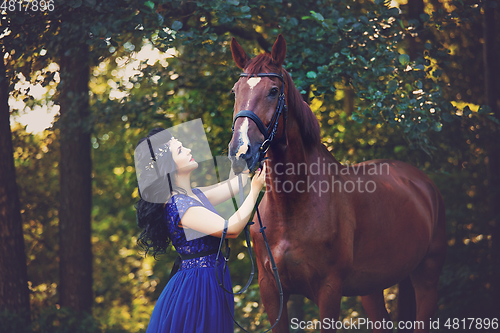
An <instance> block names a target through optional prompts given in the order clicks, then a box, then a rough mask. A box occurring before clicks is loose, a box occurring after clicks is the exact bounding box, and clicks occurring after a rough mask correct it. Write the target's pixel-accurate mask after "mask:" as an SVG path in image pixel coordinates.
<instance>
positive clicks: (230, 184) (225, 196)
mask: <svg viewBox="0 0 500 333" xmlns="http://www.w3.org/2000/svg"><path fill="white" fill-rule="evenodd" d="M241 178H242V179H241V180H242V182H243V186H245V185H246V183H247V181H248V173H243V174H241ZM198 189H199V190H200V191H202V192H203V194H205V196H206V197H207V199H208V201H210V203H211V204H212V205H213V206H217V205H218V204H220V203H223V202H224V201H226V200H229V199H231V198H232V197H233V196H234V195H236V194H237V193H238V192H239V191H240V187H239V184H238V177H237V176H235V177H233V178H232V179H228V180H226V181H223V182H220V183H217V184H214V185H211V186H205V187H198Z"/></svg>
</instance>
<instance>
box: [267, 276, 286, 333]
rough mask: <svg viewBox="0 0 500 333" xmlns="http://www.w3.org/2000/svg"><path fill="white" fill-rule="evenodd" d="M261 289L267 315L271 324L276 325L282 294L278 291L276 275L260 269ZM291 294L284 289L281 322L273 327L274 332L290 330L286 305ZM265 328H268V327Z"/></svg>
mask: <svg viewBox="0 0 500 333" xmlns="http://www.w3.org/2000/svg"><path fill="white" fill-rule="evenodd" d="M259 289H260V297H261V299H262V303H263V304H264V308H265V310H266V313H267V317H268V318H269V321H270V322H271V325H274V323H275V322H276V319H277V318H278V315H279V310H280V295H279V292H278V287H277V286H276V281H275V280H274V275H273V274H272V273H269V272H267V271H266V270H259ZM289 296H290V295H289V294H288V293H287V292H285V291H283V309H282V312H281V317H280V319H279V322H278V323H277V324H276V326H274V328H273V333H288V332H290V331H289V322H288V311H287V307H286V303H287V302H288V298H289ZM265 329H266V330H267V329H268V328H265Z"/></svg>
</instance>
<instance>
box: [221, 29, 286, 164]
mask: <svg viewBox="0 0 500 333" xmlns="http://www.w3.org/2000/svg"><path fill="white" fill-rule="evenodd" d="M231 52H232V54H233V59H234V61H235V62H236V65H237V66H238V67H239V68H241V69H243V72H244V74H242V77H240V79H239V80H238V82H236V84H235V85H234V87H233V93H234V95H235V101H234V114H233V119H234V123H233V137H232V138H231V142H230V143H229V158H230V159H231V161H232V165H233V170H234V172H235V173H240V172H242V171H243V170H244V169H245V166H246V167H248V169H250V170H251V171H254V170H255V169H256V168H257V167H258V164H259V158H260V157H261V155H263V154H265V151H266V150H267V148H268V147H269V145H270V144H271V142H270V141H272V138H273V137H274V134H276V132H277V133H278V136H279V135H280V134H281V133H282V131H283V126H284V121H283V118H284V117H283V115H282V112H281V111H280V112H279V113H278V110H279V109H282V110H283V111H284V112H286V106H284V104H285V100H284V94H282V93H283V92H284V90H285V86H284V82H285V81H284V80H283V69H282V65H283V62H284V60H285V56H286V42H285V39H284V38H283V36H281V35H279V36H278V38H277V39H276V42H275V43H274V45H273V48H272V51H271V54H268V53H265V54H260V55H258V56H257V57H255V58H254V59H250V57H248V55H247V54H246V52H245V51H244V50H243V48H242V47H241V46H240V44H238V42H237V41H236V40H235V39H234V38H233V40H232V42H231ZM266 73H267V74H269V73H270V75H265V74H266ZM252 74H255V76H252ZM257 74H260V76H257ZM273 74H278V75H273ZM280 75H281V77H280ZM280 95H281V100H280ZM241 111H245V112H241ZM240 112H241V113H240ZM280 115H281V117H280ZM280 119H281V121H280ZM260 122H261V123H260ZM275 125H276V130H275V133H274V134H271V133H272V131H273V128H274V127H275ZM266 132H267V134H268V135H267V137H266ZM266 139H267V141H266ZM269 139H271V140H269ZM263 143H264V145H263Z"/></svg>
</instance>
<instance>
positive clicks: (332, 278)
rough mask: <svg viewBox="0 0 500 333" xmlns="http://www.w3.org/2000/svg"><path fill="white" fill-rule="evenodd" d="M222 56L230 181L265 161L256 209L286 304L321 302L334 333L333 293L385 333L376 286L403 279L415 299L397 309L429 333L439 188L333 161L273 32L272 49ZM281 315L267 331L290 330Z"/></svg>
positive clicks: (262, 277) (386, 166)
mask: <svg viewBox="0 0 500 333" xmlns="http://www.w3.org/2000/svg"><path fill="white" fill-rule="evenodd" d="M231 52H232V56H233V60H234V61H235V63H236V65H237V66H238V67H239V68H241V69H243V74H242V75H241V77H240V78H239V80H238V81H237V82H236V83H235V85H234V87H233V90H232V91H233V92H234V94H235V97H234V98H235V102H234V111H233V112H234V113H233V118H234V120H233V135H232V138H231V141H230V142H229V147H228V148H229V149H228V155H229V158H230V159H231V162H232V168H233V171H234V172H235V173H236V174H238V173H240V172H241V171H242V170H243V169H244V168H245V167H248V168H249V169H250V170H251V171H253V170H255V169H256V168H257V167H258V165H259V161H260V160H261V159H262V155H264V154H265V156H266V158H267V159H266V160H265V163H267V169H268V173H267V177H266V192H265V195H264V196H263V198H262V200H261V202H260V206H259V209H260V212H261V213H260V215H261V217H262V220H263V223H264V224H265V227H266V233H267V238H268V242H269V246H270V248H271V251H272V253H273V255H274V258H275V261H276V265H277V268H278V273H279V277H280V279H281V282H282V288H283V297H284V302H285V304H286V301H287V300H288V299H289V297H290V295H292V294H300V295H304V296H305V297H307V298H309V299H310V300H312V301H313V302H314V303H315V304H316V305H317V306H318V307H319V312H320V317H321V318H320V324H322V325H321V326H320V327H321V332H335V331H336V328H338V327H339V322H336V321H337V320H338V318H339V315H340V303H341V297H342V296H357V295H359V296H361V299H362V305H363V307H364V309H365V310H366V313H367V315H368V317H369V318H368V320H366V322H367V323H369V322H370V321H371V323H372V327H373V329H374V331H375V332H384V331H387V332H389V331H390V332H392V329H391V328H392V327H390V326H391V325H390V324H393V323H392V322H390V320H391V319H390V316H389V314H388V312H387V310H386V308H385V302H384V294H383V290H384V289H385V288H388V287H390V286H393V285H395V284H397V283H399V282H401V281H403V282H404V281H407V282H408V283H407V285H408V286H409V288H410V289H409V291H410V292H409V293H408V294H409V295H412V293H413V297H411V296H410V297H409V298H408V299H404V295H403V294H405V293H403V292H402V291H403V290H402V289H401V288H400V296H399V298H400V299H399V304H408V305H412V304H414V306H413V308H414V311H415V312H414V318H415V319H416V321H415V322H414V326H415V332H428V331H429V320H430V318H432V316H433V315H434V313H435V310H436V307H437V299H438V280H439V276H440V273H441V269H442V267H443V264H444V260H445V254H446V246H447V241H446V234H445V208H444V203H443V199H442V197H441V194H440V192H439V190H438V189H437V187H436V185H435V184H434V183H433V182H432V181H431V180H430V179H429V178H428V177H427V176H426V175H425V174H424V173H423V172H422V171H420V170H419V169H417V168H415V167H413V166H411V165H409V164H406V163H403V162H400V161H396V160H382V159H380V160H372V161H365V162H362V163H359V164H355V165H343V164H341V163H339V162H338V161H337V160H336V159H335V157H334V156H333V155H332V153H331V152H330V151H328V149H327V148H326V147H325V146H324V145H323V144H322V143H321V138H320V127H319V123H318V120H317V118H316V117H315V115H314V114H313V113H312V111H311V109H310V107H309V106H308V104H307V103H306V102H304V101H303V99H302V96H301V94H300V93H299V91H298V90H297V88H296V87H295V86H294V83H293V81H292V79H291V77H290V75H289V74H288V72H287V71H286V70H285V69H284V68H283V67H282V65H283V62H284V60H285V57H286V42H285V39H284V38H283V36H282V35H279V36H278V38H277V39H276V41H275V43H274V45H273V47H272V51H271V53H270V54H269V53H262V54H260V55H258V56H256V57H255V58H253V59H251V58H250V57H249V56H248V55H247V54H246V53H245V51H244V49H243V48H242V47H241V46H240V44H238V42H237V41H236V39H234V38H233V39H232V41H231ZM280 90H281V91H282V92H283V94H284V96H282V94H279V91H280ZM281 99H283V100H284V103H283V102H281V101H280V100H281ZM280 104H285V106H284V107H283V105H281V108H280V106H279V105H280ZM278 109H280V110H281V111H280V112H278ZM242 111H243V112H242ZM259 122H260V124H259ZM270 128H271V130H272V133H271V134H270V133H269V129H270ZM273 133H274V134H273ZM269 137H271V140H270V139H269ZM327 188H328V189H327ZM254 221H255V218H254ZM250 232H251V235H252V238H253V242H254V248H255V253H256V261H257V267H258V271H259V275H258V276H259V277H258V282H259V288H260V295H261V299H262V302H263V305H264V308H265V311H266V312H267V314H268V317H269V319H270V321H271V324H274V323H275V321H276V318H277V316H278V312H279V310H278V308H279V296H278V288H277V284H276V283H275V280H274V275H273V271H272V269H271V263H270V260H269V257H268V256H267V253H266V248H265V244H264V241H263V240H262V238H261V237H258V236H259V232H260V230H259V226H258V224H256V223H255V224H253V225H252V226H251V227H250ZM410 281H411V283H410ZM410 308H411V307H410ZM399 312H402V310H401V309H400V310H399ZM291 319H293V318H291ZM289 320H290V318H288V314H287V311H286V307H285V308H284V309H283V313H282V316H281V320H280V321H279V322H278V323H277V325H276V326H275V327H274V328H273V332H277V333H283V332H289V328H290V326H291V325H293V322H292V323H291V322H290V321H289ZM389 322H390V324H389ZM381 323H386V324H385V325H383V326H386V327H382V325H381ZM295 324H297V322H295ZM408 325H411V323H410V324H408V323H406V326H407V327H408ZM296 327H297V325H296ZM315 327H316V328H318V327H317V326H315ZM395 327H396V328H397V326H395ZM292 328H293V327H292ZM351 328H352V327H351ZM369 328H371V327H369Z"/></svg>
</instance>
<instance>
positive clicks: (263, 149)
mask: <svg viewBox="0 0 500 333" xmlns="http://www.w3.org/2000/svg"><path fill="white" fill-rule="evenodd" d="M255 76H256V77H276V78H278V79H280V81H281V83H282V85H281V89H280V94H279V98H278V104H277V105H276V110H275V111H274V114H273V117H272V118H271V122H270V123H269V126H267V127H266V126H265V125H264V123H263V122H262V120H260V118H259V117H258V116H257V115H256V114H255V113H254V112H252V111H251V110H242V111H240V112H238V113H237V114H236V116H235V117H234V119H233V125H232V126H231V130H232V131H233V132H234V124H235V123H236V119H238V118H241V117H246V118H250V119H251V120H252V121H253V122H254V123H255V125H257V128H258V129H259V131H260V132H261V133H262V135H263V136H264V142H262V144H261V146H260V147H259V152H260V156H259V158H260V159H261V160H262V159H263V158H264V155H266V153H267V150H268V149H269V147H270V146H271V142H272V141H273V139H274V137H275V136H276V132H277V131H278V123H279V119H280V116H281V113H283V133H285V135H286V119H287V107H286V99H285V80H284V79H283V76H282V75H281V74H276V73H258V74H249V73H241V74H240V77H255Z"/></svg>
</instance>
